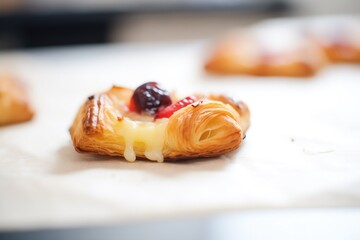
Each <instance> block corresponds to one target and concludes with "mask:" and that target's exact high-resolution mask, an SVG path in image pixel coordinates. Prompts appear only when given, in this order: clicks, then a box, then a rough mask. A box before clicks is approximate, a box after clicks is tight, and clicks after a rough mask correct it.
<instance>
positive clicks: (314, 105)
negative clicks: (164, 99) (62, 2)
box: [0, 42, 360, 229]
mask: <svg viewBox="0 0 360 240" xmlns="http://www.w3.org/2000/svg"><path fill="white" fill-rule="evenodd" d="M206 45H207V44H206V43H204V42H183V43H169V44H127V45H109V46H100V47H99V46H90V47H74V48H65V49H44V50H37V51H28V52H22V53H3V54H1V55H0V63H1V68H2V69H4V70H6V71H11V72H13V73H14V74H16V75H17V76H18V77H19V78H20V79H22V80H23V81H24V82H25V83H26V84H27V86H28V89H29V93H30V95H31V97H32V102H33V104H34V106H35V108H36V112H37V114H36V117H35V119H34V120H33V121H31V122H29V123H24V124H18V125H12V126H7V127H1V128H0V229H23V228H34V227H50V226H52V227H61V226H78V225H85V224H93V223H110V222H123V221H134V220H139V219H152V218H158V217H168V216H179V215H181V216H183V215H188V214H200V213H209V212H218V211H228V210H235V209H236V210H240V209H252V208H287V207H350V206H360V137H359V136H360V125H359V122H360V111H359V109H360V107H359V106H360V94H359V90H360V77H359V76H360V67H359V66H355V65H333V66H329V67H327V68H325V69H324V70H322V71H321V72H320V73H319V74H318V75H317V76H315V77H313V78H309V79H301V78H300V79H296V78H257V77H251V76H237V77H223V76H209V75H206V74H205V73H203V71H202V67H201V66H202V56H203V53H204V52H205V51H204V49H205V48H204V47H205V46H206ZM149 80H155V81H159V82H161V83H162V84H163V85H165V86H166V87H167V89H169V90H178V91H180V92H181V93H188V94H190V93H193V92H221V93H226V94H229V95H232V96H233V97H234V98H237V99H242V100H244V101H245V102H246V103H247V104H248V105H249V107H250V110H251V122H252V124H251V127H250V130H249V131H248V133H247V138H246V140H245V141H244V143H243V144H242V145H241V147H240V149H239V150H237V151H235V152H232V153H230V154H226V155H224V156H221V157H219V158H213V159H195V160H192V161H182V162H176V163H166V162H165V163H156V162H147V161H137V162H135V163H129V162H126V161H125V160H124V159H121V158H111V157H99V156H94V155H81V154H78V153H77V152H75V151H74V149H73V147H72V144H71V141H70V137H69V133H68V129H69V127H70V125H71V123H72V120H73V118H74V116H75V113H76V111H77V110H78V108H79V107H80V105H81V104H82V102H83V101H84V100H85V99H86V97H87V96H89V95H91V94H93V93H95V92H98V91H102V90H106V89H107V88H109V87H111V86H112V84H116V85H125V86H128V87H136V86H138V85H139V84H141V83H143V82H144V81H149Z"/></svg>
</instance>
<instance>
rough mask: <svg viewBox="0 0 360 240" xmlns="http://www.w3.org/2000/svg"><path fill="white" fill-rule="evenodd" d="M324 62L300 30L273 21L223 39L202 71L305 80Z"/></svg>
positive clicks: (314, 46)
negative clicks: (300, 78) (304, 78)
mask: <svg viewBox="0 0 360 240" xmlns="http://www.w3.org/2000/svg"><path fill="white" fill-rule="evenodd" d="M325 63H326V59H325V56H324V54H323V53H322V51H320V49H319V48H318V46H317V45H316V44H314V42H312V41H310V40H309V38H307V37H306V36H305V35H304V34H303V33H302V31H301V30H300V29H294V28H291V27H288V25H286V24H285V25H283V24H282V23H281V22H278V21H273V22H271V23H269V24H268V23H266V22H265V23H264V24H259V25H257V26H254V27H252V28H250V29H247V30H244V31H240V32H234V33H231V34H229V35H227V36H226V37H224V38H222V39H221V40H220V41H218V42H217V43H216V44H215V47H214V49H213V51H212V53H211V54H210V56H209V58H208V60H207V62H206V64H205V69H206V71H208V72H212V73H218V74H250V75H258V76H290V77H308V76H312V75H314V74H315V73H316V72H317V71H318V70H319V69H320V68H321V67H322V66H323V65H324V64H325Z"/></svg>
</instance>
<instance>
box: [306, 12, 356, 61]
mask: <svg viewBox="0 0 360 240" xmlns="http://www.w3.org/2000/svg"><path fill="white" fill-rule="evenodd" d="M306 29H307V33H308V34H309V36H310V37H311V38H312V39H313V40H314V41H315V42H316V44H318V45H319V46H320V48H321V49H322V50H323V51H324V53H325V54H326V56H327V57H328V59H329V60H330V61H332V62H354V63H360V20H359V19H356V18H352V17H322V18H316V19H310V20H309V21H308V23H307V24H306Z"/></svg>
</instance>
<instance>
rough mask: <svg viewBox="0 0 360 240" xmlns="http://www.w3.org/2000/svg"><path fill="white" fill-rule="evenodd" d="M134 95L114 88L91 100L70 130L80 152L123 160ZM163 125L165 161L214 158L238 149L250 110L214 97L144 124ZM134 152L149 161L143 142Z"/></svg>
mask: <svg viewBox="0 0 360 240" xmlns="http://www.w3.org/2000/svg"><path fill="white" fill-rule="evenodd" d="M131 95H132V90H130V89H127V88H112V89H110V90H109V91H107V92H104V93H100V94H97V95H94V96H91V97H89V99H88V100H87V101H86V102H85V103H84V105H83V106H82V107H81V109H80V110H79V112H78V114H77V116H76V118H75V120H74V122H73V125H72V126H71V128H70V134H71V138H72V141H73V145H74V147H75V149H76V150H77V151H78V152H86V153H96V154H103V155H110V156H124V154H125V149H126V142H127V140H126V139H125V138H124V134H125V133H124V132H125V130H127V129H124V128H123V126H124V125H123V124H124V122H126V121H132V120H131V119H130V115H131V113H130V114H129V112H128V108H127V105H128V103H129V100H130V97H131ZM133 122H135V121H133ZM164 122H165V123H166V125H164V126H165V127H166V128H165V131H164V143H163V147H162V154H163V157H164V158H165V159H168V160H170V159H183V158H193V157H211V156H218V155H220V154H223V153H226V152H229V151H231V150H234V149H236V148H237V147H239V145H240V143H241V142H242V139H243V137H244V134H245V131H246V130H247V128H248V127H249V111H248V108H247V106H246V105H245V104H244V103H239V104H237V103H235V102H234V101H232V100H231V99H228V98H226V97H224V96H222V95H210V96H208V98H207V99H203V100H201V101H199V102H196V103H194V104H192V105H188V106H186V107H184V108H182V109H180V110H179V111H176V112H175V113H174V114H173V115H172V116H171V117H170V118H169V119H168V120H165V121H160V123H158V121H156V122H150V123H145V124H149V125H151V127H154V126H159V125H161V124H164ZM133 147H134V151H135V153H136V156H137V157H139V158H148V157H147V156H146V153H145V152H146V146H145V144H144V143H143V142H139V141H134V145H133Z"/></svg>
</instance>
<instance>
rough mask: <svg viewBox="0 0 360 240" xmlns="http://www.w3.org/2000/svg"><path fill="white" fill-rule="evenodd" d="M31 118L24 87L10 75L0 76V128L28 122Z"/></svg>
mask: <svg viewBox="0 0 360 240" xmlns="http://www.w3.org/2000/svg"><path fill="white" fill-rule="evenodd" d="M33 116H34V111H33V109H32V107H31V105H30V102H29V98H28V95H27V93H26V89H25V86H24V85H23V84H22V83H21V82H20V81H18V80H17V79H16V78H15V77H13V76H11V75H7V74H0V126H1V125H7V124H13V123H19V122H24V121H28V120H30V119H32V117H33Z"/></svg>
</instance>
